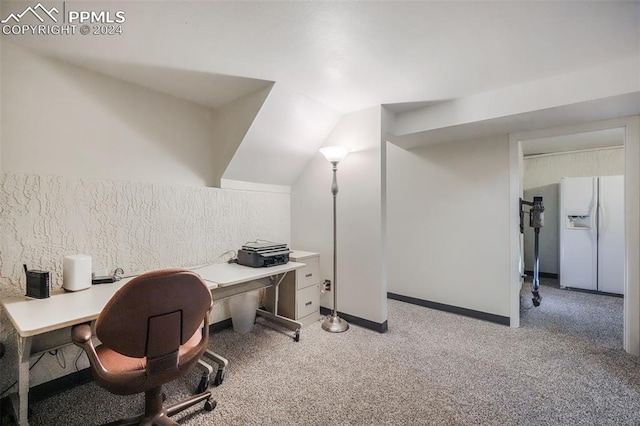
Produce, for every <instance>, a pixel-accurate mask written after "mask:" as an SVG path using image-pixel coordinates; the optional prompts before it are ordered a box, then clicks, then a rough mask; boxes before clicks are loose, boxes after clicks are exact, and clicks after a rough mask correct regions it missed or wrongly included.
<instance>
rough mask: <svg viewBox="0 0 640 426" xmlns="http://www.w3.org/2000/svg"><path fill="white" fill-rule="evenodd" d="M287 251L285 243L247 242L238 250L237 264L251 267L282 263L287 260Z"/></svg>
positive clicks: (289, 251) (288, 251)
mask: <svg viewBox="0 0 640 426" xmlns="http://www.w3.org/2000/svg"><path fill="white" fill-rule="evenodd" d="M289 253H291V250H289V248H288V247H287V245H286V244H277V243H247V244H245V245H243V246H242V248H241V249H240V250H238V264H239V265H244V266H251V267H252V268H264V267H268V266H275V265H284V264H285V263H288V262H289Z"/></svg>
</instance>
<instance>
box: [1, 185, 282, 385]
mask: <svg viewBox="0 0 640 426" xmlns="http://www.w3.org/2000/svg"><path fill="white" fill-rule="evenodd" d="M290 208H291V206H290V198H289V195H288V194H282V193H280V194H276V193H265V192H256V191H251V192H249V191H232V190H222V189H215V188H197V187H187V186H178V185H162V184H150V183H138V182H129V181H112V180H89V179H74V178H67V177H52V176H41V175H27V174H13V173H5V174H3V175H2V177H1V178H0V213H1V214H0V297H3V298H4V297H6V296H9V295H23V294H24V293H25V278H24V272H23V269H22V264H23V263H26V264H27V265H28V266H29V267H30V268H34V269H43V270H47V271H50V272H51V273H52V277H51V278H52V287H53V288H60V287H61V286H62V259H63V256H65V255H68V254H78V253H82V254H88V255H90V256H91V258H92V264H93V268H94V269H99V268H107V269H110V270H113V269H114V268H116V267H121V268H123V269H124V270H125V273H131V272H140V271H146V270H151V269H157V268H164V267H177V266H194V265H199V264H203V263H216V262H223V261H225V260H226V259H228V256H227V257H224V258H221V257H220V256H221V255H223V254H224V253H225V252H226V251H227V250H237V249H239V248H240V246H241V245H242V244H243V243H245V242H247V241H253V240H255V239H264V240H270V241H282V242H286V243H289V241H290ZM224 318H228V313H227V308H226V306H225V304H224V303H219V304H217V305H216V307H215V310H214V314H213V318H212V320H213V321H219V320H221V319H224ZM12 334H13V328H12V327H11V325H10V322H9V320H8V319H7V317H6V314H5V313H4V311H3V312H2V330H1V333H0V337H1V338H2V341H4V342H5V343H7V344H8V345H9V350H8V358H7V359H9V360H10V361H9V362H5V361H4V360H3V362H2V369H3V374H2V379H1V380H0V382H1V384H2V388H4V387H5V386H6V385H7V383H11V382H12V379H15V377H16V364H15V359H12V357H13V356H15V345H14V341H15V339H14V336H12ZM69 350H71V352H73V350H75V348H73V347H72V348H70V349H68V350H67V352H68V351H69ZM74 357H75V352H73V355H69V354H67V364H68V365H69V366H70V368H75V367H73V366H72V362H71V360H72V359H73V358H74ZM43 364H46V363H44V362H43ZM52 364H53V363H49V364H48V365H46V366H44V368H43V366H41V365H40V364H39V366H38V367H36V369H34V370H33V371H32V377H33V383H32V384H38V383H40V382H43V381H46V380H49V379H51V378H55V377H57V376H60V375H64V374H68V373H69V372H70V371H73V370H66V371H58V370H59V369H58V368H57V367H56V366H55V365H52Z"/></svg>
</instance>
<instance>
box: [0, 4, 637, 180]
mask: <svg viewBox="0 0 640 426" xmlns="http://www.w3.org/2000/svg"><path fill="white" fill-rule="evenodd" d="M4 3H5V4H4V5H3V10H7V4H11V2H4ZM24 4H25V3H24V2H21V3H20V5H21V7H22V8H24ZM69 4H70V3H69ZM12 7H16V6H12ZM90 7H91V8H92V9H93V10H100V9H104V10H123V11H125V12H126V21H125V22H124V23H123V24H122V27H123V34H122V35H117V36H92V35H87V36H86V37H30V38H27V37H22V38H21V39H20V40H17V39H16V40H15V41H16V42H18V43H20V44H23V45H26V46H28V47H29V48H31V49H34V50H37V51H38V52H40V53H41V54H44V55H47V56H52V57H56V58H58V59H62V60H65V61H68V62H72V63H74V64H77V65H80V66H84V67H87V68H91V69H93V70H96V71H98V72H102V73H105V74H108V75H111V76H113V77H116V78H120V79H123V80H127V81H130V82H134V83H137V84H140V85H143V86H146V87H149V88H151V89H154V90H158V91H161V92H164V93H167V94H170V95H173V96H177V97H181V98H184V99H187V100H191V101H193V102H196V103H199V104H201V105H205V106H208V107H211V108H218V107H220V106H221V105H224V104H226V103H227V102H230V101H232V100H234V99H237V98H240V97H242V96H244V95H246V94H248V93H251V92H253V91H255V90H259V89H261V88H264V87H265V86H266V85H268V84H273V82H275V85H274V86H273V89H272V92H271V93H270V95H269V97H268V98H267V100H266V101H265V103H264V105H263V107H262V108H261V109H260V112H259V114H258V116H257V118H256V120H255V121H254V125H253V126H252V128H251V129H250V130H249V132H248V133H247V135H246V137H245V139H246V140H244V141H243V142H242V144H241V145H240V147H239V149H238V151H237V155H236V156H235V157H234V159H233V160H232V162H231V163H230V165H229V168H228V172H229V176H231V178H233V179H240V180H248V181H252V180H254V181H255V179H256V177H255V176H252V175H251V172H250V168H251V166H250V165H251V163H252V161H253V159H254V158H256V156H259V155H262V152H266V151H269V149H271V148H272V147H273V146H274V144H275V145H276V146H277V147H278V149H291V150H294V151H296V152H299V153H300V155H299V159H298V161H297V164H296V165H295V167H293V168H291V167H290V166H288V165H283V164H279V163H278V160H277V158H276V157H274V159H273V161H272V164H267V165H266V167H268V168H272V169H273V170H272V172H273V173H271V174H272V175H273V176H274V178H273V180H272V181H271V182H265V183H275V184H285V185H289V184H291V183H292V180H294V179H295V176H296V173H297V172H298V171H299V170H300V168H301V167H302V166H303V165H304V164H306V162H308V161H309V159H310V156H312V155H313V153H314V152H315V150H316V149H317V147H318V146H320V145H321V144H322V143H323V141H324V139H325V138H326V136H327V135H328V133H329V132H330V131H331V129H332V128H333V126H334V125H335V124H336V122H337V121H338V120H339V118H340V116H341V115H342V114H347V113H350V112H353V111H357V110H361V109H364V108H367V107H371V106H374V105H381V104H383V105H388V106H389V108H390V109H391V110H392V111H393V112H394V113H396V114H397V115H402V114H406V113H407V112H411V111H412V110H415V109H416V108H421V109H425V108H429V107H430V106H432V105H437V104H439V103H442V102H448V101H452V100H460V99H465V98H469V97H472V96H476V95H478V94H481V93H485V92H490V91H495V90H500V89H504V88H508V87H515V86H518V85H521V84H524V83H527V82H531V81H538V80H543V79H547V78H551V77H554V76H558V75H566V74H570V73H572V72H575V71H577V70H581V69H589V68H593V67H597V66H601V65H602V64H608V63H614V62H616V61H621V60H628V59H629V58H632V60H635V61H637V58H638V56H639V55H640V53H639V52H640V30H639V28H640V3H637V2H602V3H600V2H485V1H470V2H444V1H443V2H433V1H424V2H402V1H386V2H385V1H381V2H322V1H320V2H290V1H286V2H284V1H283V2H218V1H200V2H190V1H169V2H147V1H138V2H115V1H112V2H91V3H90ZM18 8H20V7H18ZM3 16H4V12H3ZM632 63H636V62H632ZM639 75H640V73H639ZM639 78H640V77H639ZM588 89H589V88H585V90H588ZM276 170H281V173H280V174H278V173H276Z"/></svg>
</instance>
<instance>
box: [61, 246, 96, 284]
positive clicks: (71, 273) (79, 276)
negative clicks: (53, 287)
mask: <svg viewBox="0 0 640 426" xmlns="http://www.w3.org/2000/svg"><path fill="white" fill-rule="evenodd" d="M62 287H63V288H64V289H65V290H69V291H78V290H84V289H87V288H89V287H91V256H87V255H84V254H74V255H72V256H65V257H64V259H63V262H62Z"/></svg>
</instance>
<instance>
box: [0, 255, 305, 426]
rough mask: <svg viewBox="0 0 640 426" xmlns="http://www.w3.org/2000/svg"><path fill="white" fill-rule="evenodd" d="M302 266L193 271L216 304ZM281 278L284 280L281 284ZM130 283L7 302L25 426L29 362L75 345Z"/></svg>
mask: <svg viewBox="0 0 640 426" xmlns="http://www.w3.org/2000/svg"><path fill="white" fill-rule="evenodd" d="M303 266H304V264H302V263H295V262H289V263H287V264H285V265H277V266H272V267H269V268H249V267H246V266H241V265H237V264H226V263H224V264H214V265H208V266H204V267H200V268H194V269H193V271H194V272H196V273H197V274H199V275H200V276H201V277H202V279H203V280H204V281H206V282H207V284H208V285H209V289H210V290H211V294H212V296H213V299H214V301H215V300H220V299H224V298H227V297H231V296H234V295H236V294H240V293H244V292H248V291H252V290H255V289H259V288H263V287H269V286H276V291H277V285H278V284H279V282H280V281H281V279H282V278H283V277H284V275H285V274H286V273H287V272H289V271H293V270H295V269H298V268H301V267H303ZM278 275H281V276H282V278H280V279H278V278H277V276H278ZM130 279H131V278H125V279H122V280H120V281H117V282H115V283H111V284H100V285H94V286H91V287H90V288H89V289H87V290H82V291H78V292H73V293H71V292H69V293H66V292H63V291H56V292H55V294H53V295H52V296H51V297H49V298H46V299H30V298H28V297H25V296H20V297H11V298H7V299H6V300H2V305H3V307H4V309H5V311H6V312H7V315H8V317H9V319H10V320H11V323H12V324H13V326H14V328H15V329H16V331H17V339H18V359H19V367H18V394H17V395H16V394H12V395H11V401H12V403H13V407H14V410H15V411H16V414H17V416H16V417H17V420H18V423H19V424H20V425H28V424H29V423H28V417H27V413H28V396H29V358H30V357H31V356H32V355H36V354H39V353H42V352H46V351H49V350H52V349H56V348H59V347H62V346H65V345H68V344H69V343H71V333H70V327H71V326H73V325H76V324H81V323H83V322H87V321H93V320H95V319H96V318H97V317H98V314H100V312H101V311H102V308H103V307H104V305H105V304H106V303H107V302H108V301H109V299H110V298H111V297H112V296H113V294H114V293H115V292H116V291H117V290H118V289H119V288H120V287H122V286H123V285H124V284H125V283H127V282H128V281H129V280H130ZM258 313H260V312H258ZM261 314H262V313H261ZM265 316H266V317H268V318H270V319H272V320H274V321H276V322H278V323H279V324H281V325H283V326H285V327H288V328H291V329H292V330H295V327H298V329H297V330H298V331H297V332H299V329H300V328H301V327H302V325H301V324H300V323H296V322H295V321H293V322H292V321H291V320H289V319H288V318H284V317H280V316H278V315H277V312H275V313H273V314H272V313H270V312H266V313H265ZM298 325H299V326H298ZM213 355H215V354H213Z"/></svg>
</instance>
